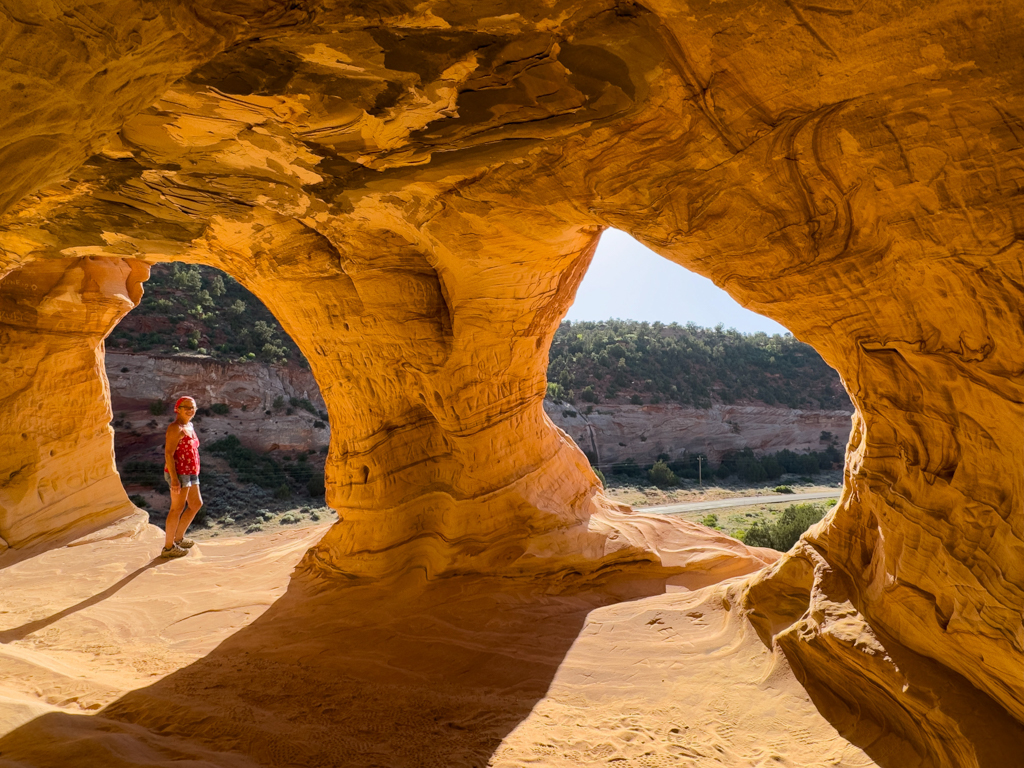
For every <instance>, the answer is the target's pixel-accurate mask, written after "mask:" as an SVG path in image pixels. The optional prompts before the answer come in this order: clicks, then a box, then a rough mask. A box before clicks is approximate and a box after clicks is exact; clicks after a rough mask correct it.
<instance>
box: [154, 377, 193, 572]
mask: <svg viewBox="0 0 1024 768" xmlns="http://www.w3.org/2000/svg"><path fill="white" fill-rule="evenodd" d="M174 413H175V419H174V421H173V422H172V423H171V425H170V426H169V427H167V439H166V441H165V442H164V461H165V464H164V479H165V480H167V484H168V485H169V486H171V511H170V512H168V513H167V536H166V537H165V538H164V548H163V551H162V552H160V556H161V557H184V556H185V555H187V554H188V550H189V549H190V548H191V547H192V546H193V545H194V544H195V542H194V541H192V539H186V538H185V531H187V530H188V526H189V524H190V523H191V522H192V520H193V519H194V518H195V516H196V513H197V512H199V509H200V508H201V507H202V506H203V497H202V495H201V494H200V493H199V438H198V437H196V429H195V427H193V426H192V424H191V423H190V422H191V421H192V417H193V416H195V415H196V401H195V400H193V399H192V398H191V397H182V398H179V399H178V402H176V403H175V404H174ZM186 502H187V503H188V511H187V512H186V511H185V504H186Z"/></svg>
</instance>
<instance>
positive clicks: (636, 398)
mask: <svg viewBox="0 0 1024 768" xmlns="http://www.w3.org/2000/svg"><path fill="white" fill-rule="evenodd" d="M629 402H630V403H631V404H632V405H643V404H644V399H643V398H642V397H640V395H633V396H632V397H631V398H629Z"/></svg>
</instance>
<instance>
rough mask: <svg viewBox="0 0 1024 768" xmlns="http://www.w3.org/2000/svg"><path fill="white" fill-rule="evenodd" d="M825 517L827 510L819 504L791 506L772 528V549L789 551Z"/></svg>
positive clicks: (783, 512) (783, 511)
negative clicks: (803, 534)
mask: <svg viewBox="0 0 1024 768" xmlns="http://www.w3.org/2000/svg"><path fill="white" fill-rule="evenodd" d="M824 516H825V510H824V508H823V507H821V506H820V505H818V504H790V505H789V506H788V507H786V508H785V509H784V510H782V514H781V515H780V516H779V519H778V520H777V521H776V523H775V525H773V526H772V547H774V548H775V549H777V550H779V551H780V552H787V551H789V549H790V548H791V547H792V546H793V545H794V544H796V543H797V541H799V539H800V535H801V534H802V533H803V532H804V531H806V530H807V529H808V528H810V527H811V526H812V525H814V524H815V523H816V522H818V521H819V520H821V518H822V517H824Z"/></svg>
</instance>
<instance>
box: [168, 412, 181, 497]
mask: <svg viewBox="0 0 1024 768" xmlns="http://www.w3.org/2000/svg"><path fill="white" fill-rule="evenodd" d="M181 436H182V429H181V427H179V426H178V424H177V422H175V423H174V424H171V425H170V426H168V427H167V439H166V440H165V441H164V462H166V463H165V464H164V466H165V467H167V474H169V475H170V476H171V488H180V487H181V481H180V480H178V472H177V470H176V469H175V468H174V451H175V450H176V449H177V447H178V443H179V442H181Z"/></svg>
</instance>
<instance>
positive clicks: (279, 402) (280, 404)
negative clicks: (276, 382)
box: [271, 395, 284, 411]
mask: <svg viewBox="0 0 1024 768" xmlns="http://www.w3.org/2000/svg"><path fill="white" fill-rule="evenodd" d="M271 407H272V408H273V409H274V410H275V411H279V410H281V409H282V408H284V398H283V397H281V396H280V395H278V396H277V397H275V398H274V404H273V405H272V406H271Z"/></svg>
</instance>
